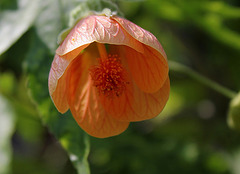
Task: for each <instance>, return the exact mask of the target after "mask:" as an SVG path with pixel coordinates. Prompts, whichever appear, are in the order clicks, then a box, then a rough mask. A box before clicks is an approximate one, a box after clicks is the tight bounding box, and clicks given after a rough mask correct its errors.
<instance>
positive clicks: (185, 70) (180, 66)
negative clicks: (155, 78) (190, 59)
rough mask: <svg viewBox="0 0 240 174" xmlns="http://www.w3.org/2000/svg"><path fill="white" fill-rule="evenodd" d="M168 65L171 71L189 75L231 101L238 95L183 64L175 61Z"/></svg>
mask: <svg viewBox="0 0 240 174" xmlns="http://www.w3.org/2000/svg"><path fill="white" fill-rule="evenodd" d="M168 63H169V67H170V70H172V71H176V72H181V73H184V74H187V75H188V76H190V77H192V78H193V79H195V80H197V81H199V82H200V83H202V84H204V85H206V86H208V87H210V88H212V89H214V90H216V91H218V92H219V93H221V94H223V95H225V96H226V97H228V98H230V99H232V98H233V97H235V96H236V95H237V93H236V92H234V91H232V90H229V89H227V88H226V87H224V86H221V85H219V84H218V83H216V82H214V81H212V80H210V79H208V78H206V77H204V76H202V75H201V74H199V73H197V72H196V71H194V70H192V69H191V68H189V67H187V66H185V65H183V64H181V63H178V62H175V61H169V62H168Z"/></svg>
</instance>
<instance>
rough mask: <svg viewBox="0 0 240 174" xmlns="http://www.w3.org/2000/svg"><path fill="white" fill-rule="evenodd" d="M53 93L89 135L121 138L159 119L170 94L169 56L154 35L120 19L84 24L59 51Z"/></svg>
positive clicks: (98, 19)
mask: <svg viewBox="0 0 240 174" xmlns="http://www.w3.org/2000/svg"><path fill="white" fill-rule="evenodd" d="M48 84H49V92H50V95H51V98H52V100H53V102H54V104H55V106H56V108H57V109H58V111H59V112H61V113H65V112H66V111H67V110H68V109H69V108H70V110H71V112H72V115H73V116H74V118H75V120H76V121H77V123H78V124H79V126H80V127H81V128H82V129H83V130H85V131H86V132H87V133H88V134H90V135H92V136H95V137H99V138H104V137H109V136H114V135H117V134H120V133H121V132H123V131H124V130H126V128H127V127H128V125H129V123H130V122H133V121H141V120H146V119H150V118H153V117H155V116H157V115H158V114H159V113H160V112H161V111H162V109H163V108H164V106H165V104H166V102H167V100H168V96H169V89H170V85H169V78H168V63H167V56H166V54H165V52H164V50H163V48H162V46H161V44H160V43H159V42H158V41H157V39H156V37H155V36H154V35H153V34H151V33H150V32H148V31H146V30H144V29H142V28H141V27H139V26H137V25H135V24H134V23H132V22H130V21H128V20H126V19H123V18H120V17H118V16H104V15H101V16H100V15H91V16H88V17H86V18H84V19H82V20H80V21H79V22H78V23H77V24H76V26H75V27H74V28H73V29H72V30H71V32H70V33H69V34H68V36H67V37H66V38H65V40H64V41H63V42H62V43H61V45H60V46H59V48H58V49H57V50H56V55H55V57H54V60H53V62H52V67H51V70H50V74H49V81H48Z"/></svg>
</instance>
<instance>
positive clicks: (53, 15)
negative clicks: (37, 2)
mask: <svg viewBox="0 0 240 174" xmlns="http://www.w3.org/2000/svg"><path fill="white" fill-rule="evenodd" d="M41 5H42V6H41V9H42V10H41V12H40V14H39V16H38V18H37V20H36V22H35V27H36V29H37V33H38V35H39V37H40V38H41V40H42V41H43V42H44V43H45V45H47V47H48V48H49V49H50V51H51V52H52V53H54V52H55V50H56V48H57V36H58V34H59V33H60V32H61V30H62V28H63V26H62V23H63V21H62V18H61V8H60V4H59V1H58V0H51V1H49V0H44V1H42V4H41Z"/></svg>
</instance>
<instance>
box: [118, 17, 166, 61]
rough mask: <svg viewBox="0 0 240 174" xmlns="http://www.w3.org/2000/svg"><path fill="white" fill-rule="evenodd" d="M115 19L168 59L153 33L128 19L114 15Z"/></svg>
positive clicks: (135, 37)
mask: <svg viewBox="0 0 240 174" xmlns="http://www.w3.org/2000/svg"><path fill="white" fill-rule="evenodd" d="M113 19H114V20H116V21H117V22H118V23H119V24H120V25H121V26H122V27H123V28H124V29H125V30H126V31H127V32H128V33H129V34H130V35H131V36H132V37H133V38H134V39H136V40H138V41H139V42H141V43H143V44H145V45H148V46H150V47H152V48H154V49H156V50H157V51H158V52H160V53H161V54H162V56H163V57H164V58H165V59H166V60H167V55H166V53H165V52H164V50H163V48H162V45H161V44H160V43H159V42H158V40H157V38H156V37H155V36H154V35H153V34H152V33H150V32H149V31H147V30H144V29H143V28H141V27H139V26H138V25H136V24H134V23H132V22H130V21H129V20H127V19H124V18H121V17H118V16H113Z"/></svg>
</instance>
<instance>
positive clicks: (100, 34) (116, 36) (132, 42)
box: [56, 15, 143, 56]
mask: <svg viewBox="0 0 240 174" xmlns="http://www.w3.org/2000/svg"><path fill="white" fill-rule="evenodd" d="M95 41H96V42H99V43H108V44H115V45H127V46H129V47H132V48H134V49H135V50H137V51H138V52H142V51H143V46H142V44H141V43H140V42H139V41H137V40H136V39H134V38H133V37H131V36H130V35H129V33H128V32H126V31H125V29H123V28H122V27H121V26H120V24H119V23H118V22H116V21H115V20H113V19H112V18H110V17H107V16H97V15H91V16H88V17H86V18H84V19H82V20H81V21H79V22H78V23H77V24H76V25H75V27H74V28H73V29H72V30H71V32H70V33H69V34H68V36H67V37H66V38H65V40H64V41H63V42H62V44H61V45H60V46H59V47H58V49H57V51H56V53H57V54H59V55H60V56H63V55H65V54H67V53H69V52H71V51H73V50H75V49H78V48H79V47H82V46H84V45H86V44H90V43H92V42H95ZM77 52H79V51H77Z"/></svg>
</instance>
